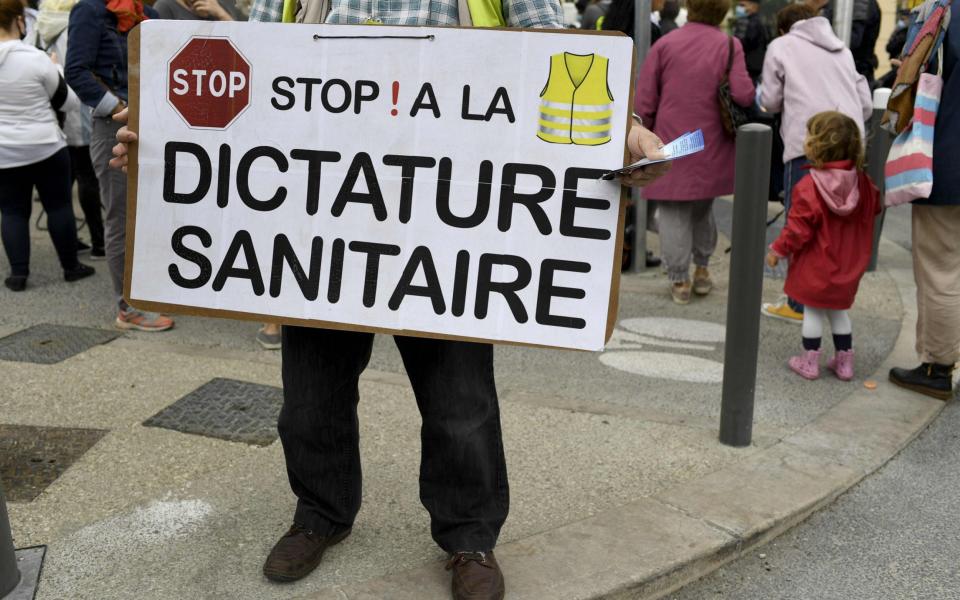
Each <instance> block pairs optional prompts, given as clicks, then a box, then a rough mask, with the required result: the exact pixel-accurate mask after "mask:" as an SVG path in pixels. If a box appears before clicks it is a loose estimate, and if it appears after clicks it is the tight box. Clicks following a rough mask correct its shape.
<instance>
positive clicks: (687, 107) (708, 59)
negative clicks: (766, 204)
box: [634, 22, 754, 200]
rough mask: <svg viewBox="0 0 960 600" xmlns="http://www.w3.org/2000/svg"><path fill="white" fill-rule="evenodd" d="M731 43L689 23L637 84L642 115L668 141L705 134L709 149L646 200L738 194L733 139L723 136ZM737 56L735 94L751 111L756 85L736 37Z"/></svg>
mask: <svg viewBox="0 0 960 600" xmlns="http://www.w3.org/2000/svg"><path fill="white" fill-rule="evenodd" d="M727 39H728V36H727V34H726V33H724V32H722V31H720V29H718V28H716V27H711V26H710V25H704V24H703V23H690V22H688V23H687V24H686V25H684V26H683V27H681V28H680V29H677V30H675V31H672V32H670V34H669V35H665V36H663V37H662V38H660V39H659V40H658V41H657V43H656V44H654V45H653V46H652V47H651V48H650V54H649V55H647V59H646V60H645V61H644V62H643V68H642V69H641V70H640V77H639V78H638V80H637V93H636V97H635V100H634V106H635V110H636V111H637V114H639V115H640V116H641V117H642V118H643V123H644V125H646V126H647V127H648V128H650V129H653V131H654V132H655V133H656V134H657V135H658V136H660V139H662V140H663V141H664V142H669V141H671V140H673V139H675V138H677V137H679V136H681V135H683V134H684V133H686V132H688V131H695V130H697V129H702V130H703V139H704V145H705V148H704V150H703V151H702V152H700V153H698V154H695V155H693V156H688V157H686V158H681V159H679V160H677V161H675V162H674V163H673V168H671V169H670V172H668V173H667V174H666V175H664V176H663V177H661V178H660V179H659V180H657V181H655V182H653V183H651V184H650V185H649V186H647V187H646V188H645V189H644V196H645V197H647V198H651V199H654V200H705V199H707V198H715V197H717V196H722V195H724V194H732V193H733V159H734V145H733V139H732V138H730V137H728V136H727V135H726V133H724V131H723V125H722V124H721V122H720V103H719V101H718V100H717V87H718V86H719V85H720V80H721V79H722V78H723V75H724V72H725V70H726V68H727V56H728V50H727V48H728V45H727ZM733 53H734V54H733V68H732V69H731V72H730V91H731V92H732V93H733V99H734V101H735V102H736V103H737V104H740V105H741V106H750V105H751V104H752V103H753V97H754V89H753V82H751V81H750V76H749V75H748V74H747V66H746V64H745V63H744V59H743V47H742V46H741V45H740V40H738V39H736V38H733Z"/></svg>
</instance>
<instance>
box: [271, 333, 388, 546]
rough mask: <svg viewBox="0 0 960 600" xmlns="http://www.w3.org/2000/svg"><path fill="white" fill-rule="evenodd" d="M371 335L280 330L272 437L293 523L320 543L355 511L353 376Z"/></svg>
mask: <svg viewBox="0 0 960 600" xmlns="http://www.w3.org/2000/svg"><path fill="white" fill-rule="evenodd" d="M372 348H373V334H372V333H357V332H351V331H335V330H329V329H315V328H309V327H284V328H283V349H282V356H283V366H282V372H283V407H282V408H281V410H280V418H279V420H278V423H277V430H278V431H279V433H280V442H281V443H282V444H283V453H284V457H285V458H286V464H287V476H288V478H289V480H290V487H291V489H292V490H293V493H294V494H295V495H296V496H297V510H296V514H295V516H294V520H295V521H296V522H297V523H298V524H300V525H302V526H304V527H307V528H309V529H311V530H313V531H315V532H317V533H318V534H319V535H321V536H330V535H334V534H336V533H339V532H342V531H344V530H346V529H349V528H350V527H351V526H352V525H353V520H354V518H355V517H356V516H357V511H359V510H360V491H361V469H360V433H359V429H358V422H357V403H358V402H359V399H360V391H359V389H358V387H357V386H358V382H359V379H360V374H361V373H362V372H363V370H364V368H366V366H367V363H368V362H369V360H370V352H371V349H372Z"/></svg>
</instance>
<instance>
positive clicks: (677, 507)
mask: <svg viewBox="0 0 960 600" xmlns="http://www.w3.org/2000/svg"><path fill="white" fill-rule="evenodd" d="M888 272H889V273H890V275H891V276H892V278H893V279H894V281H895V283H896V285H897V288H898V290H899V292H900V297H901V302H902V305H903V306H904V315H903V320H902V322H901V328H900V334H899V336H898V338H897V342H896V344H895V346H894V348H893V351H892V352H891V353H890V355H889V356H888V357H887V359H886V360H885V361H884V363H883V364H882V365H881V366H880V368H879V369H877V371H876V372H875V373H873V375H872V377H871V378H872V379H874V380H876V381H877V382H878V388H877V389H876V390H872V391H871V390H867V389H865V388H863V387H860V388H858V389H856V390H855V391H854V392H853V393H852V394H851V395H850V396H849V397H848V398H846V399H844V400H843V401H841V402H840V403H839V404H837V405H836V406H834V407H833V408H831V409H830V410H828V411H826V412H825V413H824V414H822V415H821V416H820V417H819V418H817V419H816V420H814V421H813V422H811V423H810V424H808V425H807V426H805V427H803V428H802V429H800V430H799V431H797V432H796V433H794V434H792V435H789V436H787V437H785V438H784V439H782V440H781V441H780V442H778V443H777V444H774V445H773V446H771V447H770V448H768V449H766V450H764V451H762V452H759V453H757V454H756V455H754V456H752V457H749V458H747V459H745V460H744V461H742V462H740V463H737V464H734V465H732V466H730V467H727V468H724V469H721V470H720V471H716V472H714V473H711V474H710V475H708V476H706V477H703V478H701V479H699V480H697V481H692V482H687V483H684V484H681V485H678V486H675V487H673V488H670V489H667V490H665V491H662V492H661V493H659V494H656V495H654V496H652V497H648V498H643V499H640V500H638V501H636V502H633V503H631V504H628V505H626V506H621V507H619V508H617V509H614V510H609V511H606V512H604V513H601V514H598V515H596V516H594V517H591V518H589V519H585V520H582V521H578V522H575V523H570V524H567V525H564V526H562V527H558V528H556V529H553V530H550V531H545V532H543V533H540V534H537V535H534V536H531V537H528V538H526V539H523V540H518V541H515V542H512V543H508V544H503V545H501V546H499V547H498V548H497V556H498V558H499V561H500V563H501V564H502V566H503V570H504V574H505V577H506V579H507V586H508V590H509V592H508V594H507V595H508V597H509V598H512V599H517V600H520V599H523V600H526V599H530V600H542V599H544V598H551V599H557V600H561V599H563V600H566V599H569V600H581V599H592V598H609V599H621V598H623V599H625V598H643V599H653V598H660V597H663V596H665V595H667V594H669V593H670V592H672V591H675V590H677V589H678V588H680V587H682V586H683V585H685V584H687V583H689V582H691V581H693V580H695V579H698V578H700V577H702V576H704V575H706V574H707V573H709V572H711V571H713V570H715V569H717V568H718V567H720V566H721V565H723V564H724V563H726V562H728V561H731V560H734V559H736V558H738V557H739V556H741V555H743V554H744V553H746V552H749V551H750V550H752V549H753V548H754V547H756V546H759V545H762V544H764V543H766V542H767V541H769V540H771V539H773V538H774V537H776V536H778V535H780V534H781V533H783V532H785V531H786V530H788V529H790V528H791V527H793V526H794V525H796V524H798V523H800V522H801V521H803V520H804V519H806V518H807V517H808V516H809V515H810V514H812V513H813V512H815V511H817V510H819V509H820V508H823V507H824V506H826V505H828V504H830V503H831V502H832V501H833V500H835V499H836V498H837V497H838V496H840V495H841V494H843V493H844V492H846V491H847V490H848V489H849V488H850V487H852V486H854V485H856V484H857V483H858V482H860V481H861V480H862V479H863V478H864V477H866V476H867V475H869V474H870V473H872V472H874V471H875V470H877V469H878V468H880V467H881V466H883V465H884V464H886V463H887V462H888V461H889V460H890V459H891V458H893V457H894V456H895V455H896V454H897V453H898V452H899V451H900V450H901V449H903V448H904V447H905V446H906V445H907V444H909V443H910V442H911V441H912V440H913V439H914V438H915V437H916V436H917V435H919V434H920V433H921V432H922V431H923V430H924V429H925V428H926V427H927V425H928V424H929V423H930V422H931V421H932V420H933V419H934V418H935V417H936V416H937V414H939V412H940V410H942V408H943V406H944V403H943V402H940V401H937V400H933V399H928V398H925V397H923V396H920V395H917V394H914V393H910V392H907V391H904V390H901V389H900V388H897V387H894V386H892V385H890V384H888V383H887V382H886V381H887V371H888V370H889V369H890V368H891V367H892V366H894V365H912V364H914V363H915V362H916V356H915V353H914V349H913V346H914V333H913V327H914V323H915V321H916V303H915V296H914V294H915V287H914V284H913V277H912V274H911V272H910V271H909V270H908V269H893V270H889V271H888ZM449 585H450V583H449V576H448V575H447V574H446V573H445V572H444V570H443V567H442V563H432V564H428V565H424V566H422V567H418V568H416V569H412V570H408V571H404V572H400V573H396V574H393V575H389V576H387V577H383V578H380V579H376V580H369V581H365V582H362V583H356V584H351V585H343V586H335V587H330V588H327V589H325V590H323V591H321V592H319V593H313V594H310V595H307V596H302V598H303V599H304V600H306V599H307V598H309V599H310V600H374V599H377V600H379V599H382V598H391V600H407V599H409V600H413V599H417V600H421V599H423V598H445V597H447V596H448V595H449Z"/></svg>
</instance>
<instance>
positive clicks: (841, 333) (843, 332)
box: [827, 310, 853, 352]
mask: <svg viewBox="0 0 960 600" xmlns="http://www.w3.org/2000/svg"><path fill="white" fill-rule="evenodd" d="M827 316H828V317H829V318H830V331H831V332H833V346H834V347H835V348H836V349H837V352H845V351H847V350H853V323H852V322H851V321H850V314H849V313H847V311H845V310H828V311H827Z"/></svg>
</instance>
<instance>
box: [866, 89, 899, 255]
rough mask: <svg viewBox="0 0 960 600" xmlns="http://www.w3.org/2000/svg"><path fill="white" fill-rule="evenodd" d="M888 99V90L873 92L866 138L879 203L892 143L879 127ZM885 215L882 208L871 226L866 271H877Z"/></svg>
mask: <svg viewBox="0 0 960 600" xmlns="http://www.w3.org/2000/svg"><path fill="white" fill-rule="evenodd" d="M889 99H890V88H878V89H876V90H874V92H873V117H871V118H870V133H869V136H868V137H867V174H868V175H870V179H872V180H873V183H875V184H876V185H877V188H878V189H879V190H880V201H881V202H882V201H883V197H884V194H885V192H886V181H885V180H884V177H883V167H884V165H885V164H886V162H887V155H888V154H890V145H891V144H892V143H893V136H892V135H891V134H890V132H888V131H887V130H885V129H883V128H881V127H880V118H881V117H883V111H884V109H886V107H887V100H889ZM886 214H887V209H886V208H884V209H883V210H882V211H880V214H879V215H877V220H876V222H875V223H874V225H873V253H872V254H871V255H870V264H869V265H867V271H876V270H877V257H878V255H879V250H880V234H881V233H883V219H884V217H885V216H886Z"/></svg>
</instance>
